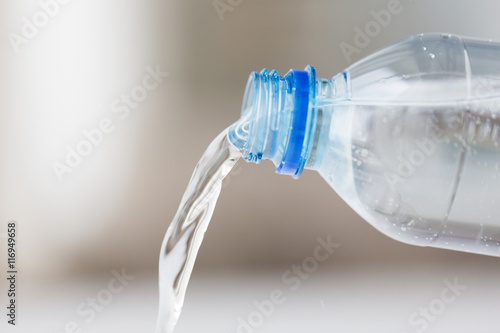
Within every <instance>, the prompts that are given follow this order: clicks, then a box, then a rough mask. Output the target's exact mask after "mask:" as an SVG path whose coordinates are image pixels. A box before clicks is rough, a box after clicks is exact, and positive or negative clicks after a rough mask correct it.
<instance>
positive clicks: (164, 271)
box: [156, 130, 241, 333]
mask: <svg viewBox="0 0 500 333" xmlns="http://www.w3.org/2000/svg"><path fill="white" fill-rule="evenodd" d="M240 156H241V152H240V151H239V150H238V149H236V148H235V147H234V146H233V145H232V144H231V143H230V142H229V140H228V138H227V130H225V131H223V132H222V133H221V134H219V136H217V137H216V138H215V140H213V141H212V143H211V144H210V145H209V146H208V148H207V150H206V151H205V153H204V154H203V156H202V157H201V159H200V161H199V162H198V164H197V165H196V168H195V169H194V172H193V175H192V176H191V180H190V181H189V184H188V187H187V189H186V192H185V193H184V196H183V197H182V201H181V204H180V205H179V208H178V210H177V213H176V215H175V217H174V219H173V221H172V223H171V224H170V226H169V228H168V230H167V233H166V234H165V238H164V240H163V244H162V249H161V253H160V268H159V276H160V278H159V279H160V281H159V287H160V292H159V294H160V303H159V310H158V322H157V326H156V333H171V332H173V330H174V326H175V324H176V323H177V320H178V318H179V315H180V313H181V310H182V305H183V303H184V297H185V294H186V288H187V285H188V282H189V278H190V276H191V272H192V270H193V266H194V262H195V260H196V255H197V253H198V250H199V248H200V245H201V242H202V241H203V236H204V235H205V231H206V230H207V227H208V224H209V223H210V219H211V217H212V214H213V211H214V208H215V204H216V202H217V199H218V197H219V194H220V191H221V188H222V181H223V180H224V178H225V177H226V176H227V175H228V174H229V172H230V171H231V169H232V168H233V167H234V166H235V164H236V162H237V161H238V159H239V158H240Z"/></svg>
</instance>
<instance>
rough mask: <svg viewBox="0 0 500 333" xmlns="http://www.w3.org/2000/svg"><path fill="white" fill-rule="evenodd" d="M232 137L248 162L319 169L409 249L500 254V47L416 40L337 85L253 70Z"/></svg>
mask: <svg viewBox="0 0 500 333" xmlns="http://www.w3.org/2000/svg"><path fill="white" fill-rule="evenodd" d="M229 139H230V141H231V143H232V144H233V145H235V146H236V147H237V148H240V149H243V157H244V158H245V160H247V161H248V162H255V163H259V162H260V161H261V160H262V159H264V160H271V161H272V162H273V163H274V164H275V166H276V172H277V173H280V174H288V175H292V176H293V177H295V178H298V177H299V176H300V175H301V173H302V171H303V169H304V168H305V169H310V170H316V171H317V172H319V173H320V174H321V176H322V177H323V178H324V179H325V180H326V181H327V182H328V184H330V186H331V187H332V188H333V189H334V190H335V191H336V192H337V193H338V194H339V195H340V196H341V197H342V198H343V199H344V200H345V201H346V202H347V203H348V204H349V205H350V206H351V207H352V208H353V209H354V210H355V211H356V212H357V213H358V214H359V215H360V216H362V217H363V218H364V219H365V220H366V221H368V222H369V223H370V224H372V225H373V226H374V227H375V228H377V229H378V230H379V231H381V232H382V233H384V234H386V235H388V236H390V237H392V238H394V239H396V240H399V241H402V242H405V243H409V244H414V245H420V246H433V247H440V248H447V249H454V250H459V251H466V252H474V253H481V254H487V255H493V256H500V146H499V145H500V44H499V43H493V42H491V41H481V40H474V39H468V38H461V37H458V36H454V35H450V34H421V35H417V36H413V37H409V38H407V39H405V40H403V41H401V42H398V43H396V44H394V45H392V46H389V47H387V48H385V49H383V50H381V51H378V52H376V53H374V54H373V55H371V56H369V57H367V58H365V59H363V60H361V61H359V62H357V63H355V64H354V65H352V66H351V67H349V68H348V69H346V70H345V71H343V72H342V73H340V74H337V75H336V76H334V77H333V78H331V79H319V78H316V75H315V70H314V68H313V67H312V66H308V67H307V68H306V70H305V71H299V70H290V72H289V73H288V74H286V75H285V76H284V77H283V76H278V74H277V73H276V71H272V72H270V73H269V72H268V71H267V70H266V69H264V70H262V71H261V72H260V73H256V72H254V73H252V74H251V75H250V78H249V80H248V83H247V87H246V91H245V96H244V101H243V106H242V114H241V118H240V120H239V121H238V122H236V123H235V124H234V125H233V126H232V127H231V128H230V130H229Z"/></svg>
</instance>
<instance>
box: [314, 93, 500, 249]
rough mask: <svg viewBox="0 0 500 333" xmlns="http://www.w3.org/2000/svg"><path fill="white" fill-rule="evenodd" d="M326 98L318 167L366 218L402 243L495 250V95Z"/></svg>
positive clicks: (499, 233) (499, 152) (498, 185)
mask: <svg viewBox="0 0 500 333" xmlns="http://www.w3.org/2000/svg"><path fill="white" fill-rule="evenodd" d="M320 102H321V101H320ZM323 102H324V103H323V105H322V106H320V109H321V108H322V109H321V110H320V112H321V113H322V114H321V119H322V122H323V125H320V128H321V129H320V130H319V131H318V133H319V134H318V135H319V137H318V140H319V141H321V142H329V144H328V145H325V146H324V147H325V148H324V149H325V151H323V152H320V153H318V154H321V155H322V160H321V161H317V162H316V163H317V165H315V169H316V170H318V172H319V173H320V174H321V175H322V177H323V178H324V179H325V180H326V181H327V182H328V183H329V184H330V185H331V186H332V188H333V189H334V190H335V191H336V192H337V193H338V194H339V195H341V196H342V197H343V199H344V200H345V201H346V202H348V203H349V205H350V206H351V207H353V208H354V209H355V210H356V211H357V212H358V213H359V214H360V215H361V216H362V217H363V218H364V219H365V220H367V221H369V222H370V223H371V224H372V225H374V226H375V227H376V228H377V229H379V230H380V231H382V232H383V233H385V234H386V235H389V236H390V237H392V238H395V239H397V240H399V241H403V242H405V243H410V244H414V245H421V246H434V247H441V248H448V249H454V250H460V251H465V252H474V253H481V254H487V255H493V256H500V220H499V216H500V205H499V202H498V200H500V99H499V98H491V99H470V100H463V101H449V102H439V103H436V102H434V103H423V102H410V103H409V102H392V103H380V102H370V101H362V102H358V101H347V102H344V103H338V102H337V103H333V104H334V106H332V104H329V103H328V101H326V100H325V101H323ZM318 105H319V103H318ZM319 163H320V164H319Z"/></svg>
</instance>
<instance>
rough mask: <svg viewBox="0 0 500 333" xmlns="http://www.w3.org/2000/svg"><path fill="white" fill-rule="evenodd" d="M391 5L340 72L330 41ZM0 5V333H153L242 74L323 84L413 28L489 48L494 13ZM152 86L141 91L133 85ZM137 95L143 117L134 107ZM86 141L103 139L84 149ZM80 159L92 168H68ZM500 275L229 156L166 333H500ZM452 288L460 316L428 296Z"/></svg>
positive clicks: (235, 3) (476, 4)
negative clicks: (175, 255) (161, 295)
mask: <svg viewBox="0 0 500 333" xmlns="http://www.w3.org/2000/svg"><path fill="white" fill-rule="evenodd" d="M391 6H395V7H397V8H398V13H397V14H393V15H391V17H390V22H389V23H388V24H386V26H380V31H379V33H378V34H377V35H376V36H375V37H373V38H370V41H369V43H368V45H367V46H366V47H364V48H360V49H359V50H358V51H359V52H358V53H354V54H352V56H351V57H350V58H351V59H348V58H349V57H346V56H345V55H344V53H343V52H342V49H341V47H340V45H341V43H342V42H344V43H347V44H350V45H354V37H355V34H356V32H355V31H356V29H358V28H359V29H365V27H366V25H367V24H368V23H369V22H372V21H375V18H374V16H373V12H379V11H381V10H387V9H388V8H390V7H391ZM0 7H1V11H0V12H1V13H2V14H0V15H1V16H2V20H1V23H0V25H1V30H2V31H1V33H2V35H3V36H5V38H2V41H1V43H2V44H1V48H2V52H1V55H0V57H1V63H0V66H1V67H2V76H1V79H0V80H1V85H2V89H1V90H0V91H1V92H0V94H1V96H2V98H1V99H0V104H1V106H2V107H1V111H0V138H1V139H0V152H1V155H0V156H1V158H0V242H2V243H1V245H0V247H1V254H0V258H1V264H0V267H1V268H2V271H3V272H5V274H6V271H7V268H6V261H7V259H6V245H5V244H6V242H5V241H6V239H5V232H6V227H7V223H8V221H10V220H15V221H17V222H18V249H19V252H18V255H19V256H18V269H19V281H18V283H19V284H18V289H19V298H18V306H19V308H18V325H17V326H15V327H12V326H11V325H7V323H6V319H5V318H6V317H5V315H4V314H2V316H1V318H3V319H2V321H1V323H0V327H2V332H5V331H7V332H11V331H12V332H28V331H32V330H34V329H37V330H38V331H41V332H54V333H56V332H57V333H60V332H109V331H110V330H111V331H121V332H133V331H141V332H152V331H153V329H154V325H155V320H156V311H157V300H158V295H157V264H158V256H159V250H160V246H161V242H162V239H163V235H164V233H165V231H166V229H167V227H168V225H169V223H170V221H171V220H172V218H173V216H174V214H175V211H176V209H177V206H178V204H179V202H180V200H181V197H182V194H183V193H184V190H185V188H186V185H187V183H188V180H189V177H190V175H191V172H192V170H193V168H194V167H195V165H196V163H197V161H198V159H199V158H200V156H201V154H202V153H203V151H204V149H205V148H206V147H207V146H208V144H209V143H210V141H211V140H212V139H213V138H214V137H215V136H217V134H218V133H220V132H221V131H222V130H223V129H224V128H226V127H227V126H229V125H230V124H231V123H232V122H234V121H236V120H237V119H238V117H239V112H240V106H241V101H242V98H243V92H244V88H245V84H246V80H247V78H248V75H249V74H250V72H251V71H259V70H261V69H262V68H269V69H276V70H278V72H279V73H280V74H281V75H284V74H285V73H286V72H287V71H288V70H289V69H290V68H296V69H302V68H304V67H305V66H306V65H308V64H311V65H314V66H315V68H316V70H317V76H318V77H324V78H327V77H331V76H333V75H334V74H336V73H337V72H339V71H341V70H343V69H344V68H345V67H347V66H349V65H350V64H351V63H352V62H354V61H356V60H358V59H361V58H363V57H365V56H367V55H369V54H370V53H372V52H373V51H376V50H377V49H380V48H382V47H384V46H386V45H388V44H391V43H393V42H395V41H398V40H400V39H402V38H404V37H407V36H408V35H412V34H417V33H421V32H449V33H454V34H458V35H464V36H473V37H478V38H483V39H493V40H500V23H499V20H498V12H499V11H500V3H498V2H496V1H491V0H478V1H473V2H471V1H462V0H461V1H457V0H453V1H452V0H440V1H432V0H420V1H411V0H401V1H396V0H389V1H387V0H376V1H348V0H337V1H326V0H325V1H316V0H315V1H295V0H280V1H269V0H267V1H264V0H215V1H214V0H192V1H179V0H168V1H159V0H127V1H119V0H107V1H97V0H87V1H66V2H65V1H62V0H60V2H59V1H56V0H52V1H50V0H41V1H32V0H29V1H28V0H25V1H22V2H18V1H12V0H8V1H4V2H2V4H1V5H0ZM44 13H45V14H44ZM499 61H500V60H499ZM152 72H156V73H157V74H156V76H152V77H154V78H156V80H155V81H148V82H149V83H150V86H151V85H152V84H153V83H156V84H154V88H151V89H148V90H144V89H142V90H141V88H137V87H138V86H139V87H140V86H141V85H143V79H144V77H145V76H146V75H148V74H150V73H152ZM144 93H145V94H144ZM130 94H136V96H139V97H140V98H139V99H140V102H138V103H131V102H127V101H126V96H125V95H130ZM141 94H142V95H141ZM127 105H128V106H127ZM103 122H104V125H103ZM96 128H100V129H101V132H102V128H105V129H107V130H108V132H109V133H103V134H102V136H96V137H95V142H96V143H95V144H92V145H91V146H85V145H84V144H82V141H83V140H85V139H86V136H85V135H89V134H88V133H96V132H95V131H94V130H95V129H96ZM93 131H94V132H93ZM85 133H87V134H85ZM77 149H82V151H85V154H86V156H83V157H82V158H81V159H78V158H75V157H68V156H71V155H72V153H71V151H72V150H77ZM67 158H69V161H70V162H71V163H72V166H68V162H67V161H66V159H67ZM64 166H65V167H64ZM327 236H330V237H331V240H332V241H333V242H335V243H338V244H340V247H339V248H338V249H336V250H335V252H334V253H333V254H332V255H331V257H330V258H329V259H328V260H327V261H325V262H322V263H321V264H320V266H319V268H318V269H317V271H315V272H314V273H311V274H310V276H308V277H307V278H305V279H303V281H302V283H301V285H300V287H299V288H298V289H297V290H294V291H291V290H290V285H287V284H286V283H284V281H283V280H282V275H283V274H284V273H285V272H287V271H288V270H290V269H291V267H292V265H300V264H301V263H302V261H303V259H304V258H307V257H310V256H312V254H313V251H314V249H315V247H316V246H317V244H318V243H317V238H318V237H322V238H323V239H326V237H327ZM499 263H500V262H499V260H498V259H497V258H491V257H481V256H478V255H472V254H465V253H456V252H450V251H445V250H439V249H430V248H419V247H412V246H409V245H405V244H400V243H398V242H396V241H394V240H391V239H389V238H387V237H386V236H384V235H382V234H380V233H379V232H378V231H376V230H375V229H374V228H373V227H371V226H370V225H369V224H368V223H366V222H364V221H363V220H362V219H361V218H360V217H359V216H358V215H357V214H356V213H354V212H353V211H352V210H351V209H350V208H349V207H348V206H347V205H346V204H345V203H344V202H343V201H342V200H341V199H340V198H339V197H338V195H337V194H335V193H334V192H333V190H332V189H331V188H330V187H329V186H328V185H327V184H326V182H324V181H323V180H322V179H321V177H320V176H319V175H318V174H316V173H314V172H310V171H309V172H307V171H306V172H304V174H303V176H302V177H301V178H300V179H299V180H293V179H292V178H291V177H286V176H278V175H275V173H274V167H273V165H272V164H271V163H270V162H263V163H262V164H260V165H255V164H247V163H245V162H244V161H240V162H239V163H238V165H237V166H236V168H235V169H234V170H233V172H232V173H231V174H230V175H229V177H228V178H227V179H226V181H225V182H224V187H223V190H222V194H221V196H220V199H219V203H218V206H217V208H216V211H215V214H214V216H213V219H212V223H211V225H210V227H209V228H208V231H207V233H206V237H205V241H204V243H203V245H202V247H201V250H200V253H199V256H198V259H197V262H196V265H195V270H194V273H193V279H192V283H191V285H190V287H189V288H188V294H187V298H186V303H185V309H184V311H183V314H182V316H181V319H180V321H179V324H178V327H177V332H194V331H195V330H196V331H201V330H203V331H205V332H245V333H253V332H275V331H284V330H287V331H290V332H299V331H303V330H311V329H312V330H314V331H316V332H332V331H337V332H398V333H399V332H424V331H425V332H443V331H454V332H471V331H475V332H498V324H499V321H498V310H500V286H499V283H498V276H499V274H500V267H499ZM123 271H125V272H126V273H127V274H128V276H129V277H130V280H127V281H125V282H124V284H123V286H124V288H123V290H122V291H120V292H119V293H112V294H111V293H109V292H106V290H108V289H109V282H110V281H111V279H113V278H114V277H115V276H116V274H117V272H123ZM2 274H3V273H2ZM2 276H3V275H2ZM132 277H133V278H132ZM1 281H2V285H1V296H0V301H2V304H7V297H6V292H5V290H6V288H5V287H7V284H6V280H5V279H4V278H2V279H1ZM457 281H458V283H459V284H460V285H461V286H466V288H465V287H464V288H463V289H460V290H459V291H456V292H457V294H455V295H456V296H457V297H456V299H455V300H454V301H453V302H450V303H443V302H442V301H439V300H440V299H441V297H442V295H443V290H444V289H446V288H449V285H450V283H451V284H453V283H456V282H457ZM275 289H277V290H281V291H283V292H284V294H285V296H286V301H285V302H284V303H283V304H279V305H276V306H275V308H274V309H273V311H272V314H271V315H269V316H267V315H265V314H262V313H261V315H255V312H258V311H260V310H259V307H258V306H257V305H255V303H254V302H255V301H257V303H258V302H261V301H263V300H266V299H269V297H270V293H271V291H272V290H275ZM103 290H104V291H103ZM109 295H111V298H109ZM106 297H107V298H106ZM92 299H94V301H95V299H97V305H96V306H95V307H92V305H91V304H92ZM442 304H444V307H443V306H442ZM2 308H3V309H5V307H4V305H2ZM422 309H424V310H422ZM425 309H430V310H429V311H430V312H428V313H430V314H428V315H425V314H422V312H421V311H424V312H425ZM4 311H5V310H4ZM85 311H86V312H85ZM261 312H262V311H261ZM92 313H93V314H94V315H92ZM261 318H262V320H260V319H261ZM242 320H243V321H245V322H246V323H247V324H246V325H244V324H242ZM4 328H5V329H4Z"/></svg>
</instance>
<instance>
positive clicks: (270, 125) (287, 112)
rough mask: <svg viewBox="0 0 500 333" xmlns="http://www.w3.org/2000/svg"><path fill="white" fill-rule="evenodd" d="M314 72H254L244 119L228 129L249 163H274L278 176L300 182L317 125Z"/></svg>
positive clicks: (245, 103) (250, 79) (245, 102)
mask: <svg viewBox="0 0 500 333" xmlns="http://www.w3.org/2000/svg"><path fill="white" fill-rule="evenodd" d="M315 83H316V75H315V71H314V68H313V67H312V66H308V67H307V68H306V70H304V71H302V70H294V69H291V70H290V71H289V72H288V73H287V74H286V75H285V76H279V75H278V73H277V72H276V71H275V70H273V71H271V72H269V71H268V70H267V69H263V70H262V71H261V72H260V73H257V72H253V73H252V74H251V75H250V77H249V79H248V82H247V86H246V89H245V95H244V98H243V104H242V109H241V118H240V119H239V120H238V121H237V122H236V123H235V124H234V125H233V126H231V128H230V129H229V140H230V141H231V143H232V144H233V145H235V146H236V147H237V148H239V149H241V150H243V158H244V159H245V160H246V161H247V162H254V163H259V162H260V161H261V160H262V159H265V160H271V161H272V162H273V163H274V165H275V166H276V172H277V173H279V174H286V175H292V176H293V177H295V178H298V177H299V176H300V174H301V173H302V170H303V168H304V165H305V162H306V160H307V157H308V155H309V148H310V147H309V146H310V145H309V142H310V141H311V140H310V136H311V133H312V127H313V123H314V108H313V107H312V105H313V102H314V98H315Z"/></svg>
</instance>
